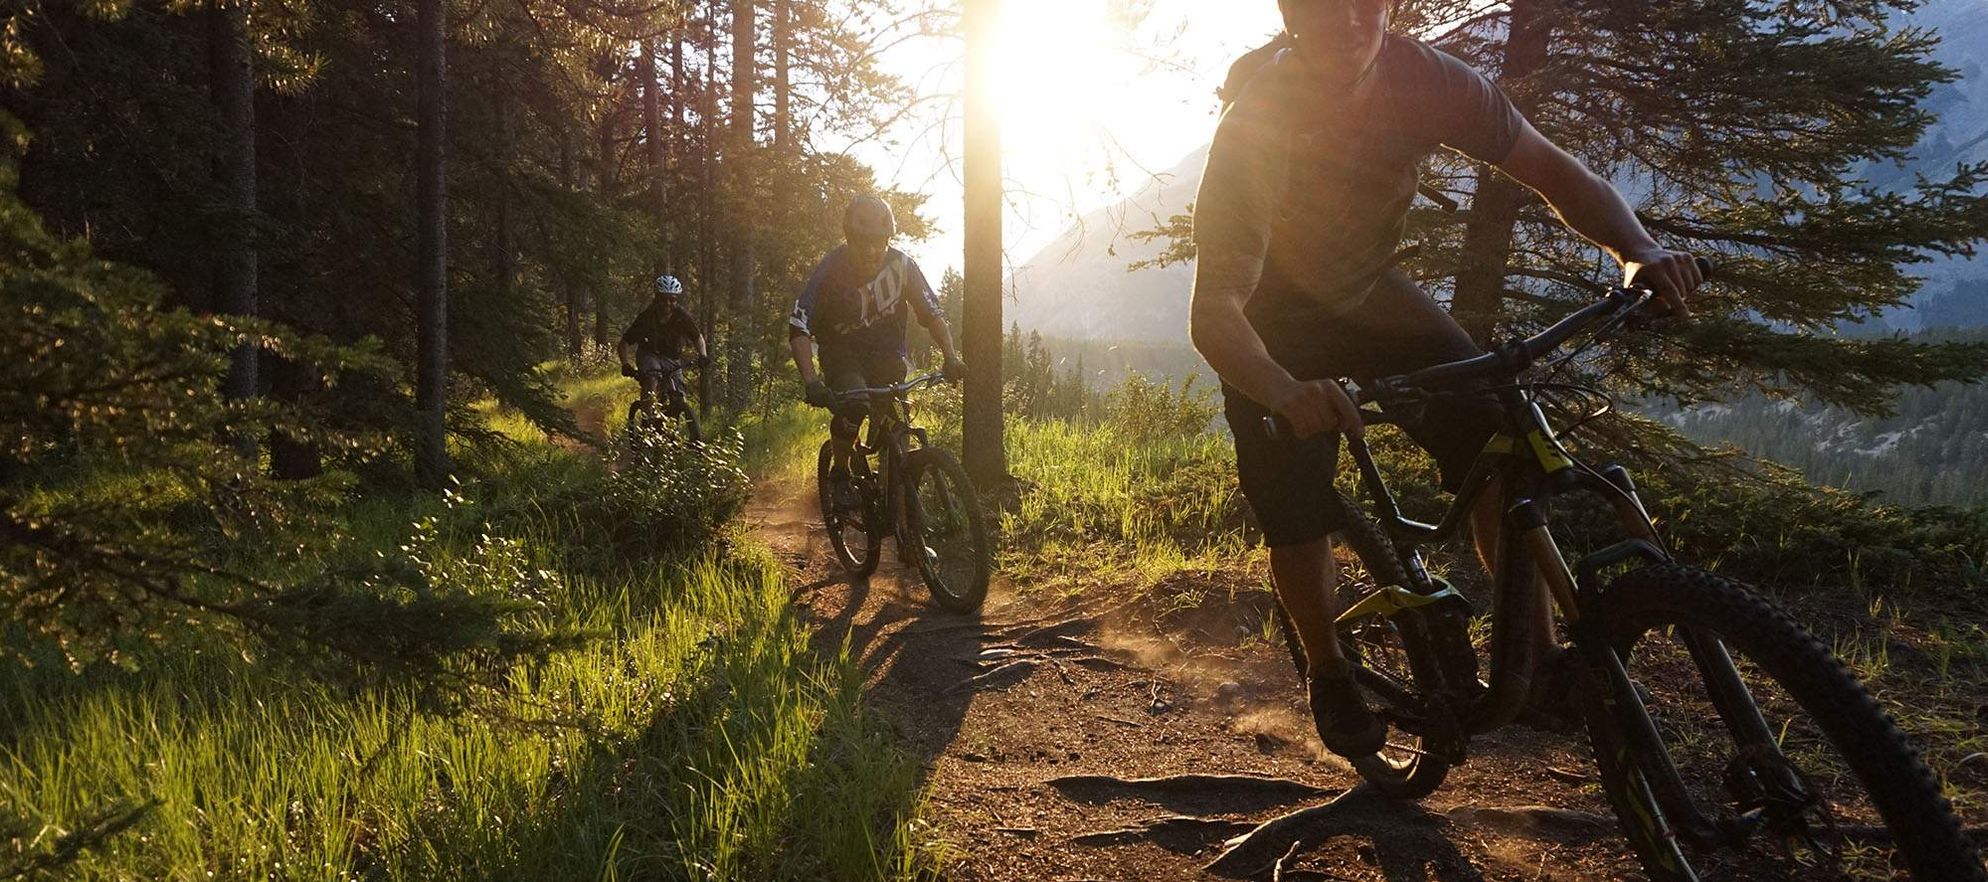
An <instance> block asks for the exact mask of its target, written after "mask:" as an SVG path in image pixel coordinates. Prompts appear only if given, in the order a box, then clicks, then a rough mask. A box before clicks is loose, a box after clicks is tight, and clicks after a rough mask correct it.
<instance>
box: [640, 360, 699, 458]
mask: <svg viewBox="0 0 1988 882" xmlns="http://www.w3.org/2000/svg"><path fill="white" fill-rule="evenodd" d="M696 366H697V361H696V360H695V359H682V360H676V359H668V358H665V359H660V364H659V366H657V367H654V368H644V369H641V370H636V371H633V372H630V373H629V374H628V375H629V376H631V377H634V378H635V379H636V380H637V381H650V380H653V381H654V383H655V389H656V394H655V395H649V394H647V392H646V390H647V389H649V388H650V384H649V383H648V382H643V385H642V388H643V389H644V390H645V391H644V394H642V395H641V396H640V397H637V398H636V399H635V400H634V401H631V402H629V403H628V422H627V426H626V428H625V431H626V432H627V439H628V441H629V442H630V446H631V447H632V446H633V442H635V441H636V440H637V439H639V438H641V437H642V435H643V434H645V433H647V432H650V431H653V430H654V429H656V428H658V427H661V426H663V425H666V424H668V423H669V422H673V421H680V422H681V423H682V424H683V433H684V437H686V438H689V439H690V440H692V441H698V440H702V439H703V437H704V432H703V429H702V427H700V426H699V425H698V424H697V409H696V408H694V407H691V406H690V386H689V384H687V383H685V382H684V380H683V372H684V371H685V370H688V369H690V368H693V367H696Z"/></svg>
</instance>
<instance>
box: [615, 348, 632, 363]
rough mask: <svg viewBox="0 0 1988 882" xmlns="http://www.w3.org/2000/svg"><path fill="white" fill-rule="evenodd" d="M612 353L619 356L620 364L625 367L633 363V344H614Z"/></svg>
mask: <svg viewBox="0 0 1988 882" xmlns="http://www.w3.org/2000/svg"><path fill="white" fill-rule="evenodd" d="M614 352H615V354H616V355H619V356H621V363H622V364H625V365H627V364H634V363H635V344H633V343H616V344H615V346H614Z"/></svg>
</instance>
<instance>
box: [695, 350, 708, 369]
mask: <svg viewBox="0 0 1988 882" xmlns="http://www.w3.org/2000/svg"><path fill="white" fill-rule="evenodd" d="M697 366H698V367H701V368H707V367H710V366H711V356H710V355H709V354H705V353H699V354H698V356H697Z"/></svg>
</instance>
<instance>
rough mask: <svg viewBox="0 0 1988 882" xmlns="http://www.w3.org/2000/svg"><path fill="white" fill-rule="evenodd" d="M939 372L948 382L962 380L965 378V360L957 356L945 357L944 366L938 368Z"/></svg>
mask: <svg viewBox="0 0 1988 882" xmlns="http://www.w3.org/2000/svg"><path fill="white" fill-rule="evenodd" d="M939 373H940V374H942V375H944V376H945V378H946V380H947V381H949V382H953V383H958V382H963V381H964V380H966V362H963V361H960V360H959V359H957V358H951V359H947V360H946V364H945V366H944V367H941V368H939Z"/></svg>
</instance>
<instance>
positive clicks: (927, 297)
mask: <svg viewBox="0 0 1988 882" xmlns="http://www.w3.org/2000/svg"><path fill="white" fill-rule="evenodd" d="M842 233H843V236H844V238H845V240H846V241H845V244H843V245H841V246H839V247H837V248H836V249H835V250H833V251H830V252H829V253H828V254H827V256H825V257H823V258H822V259H821V262H820V263H818V264H816V265H815V269H814V273H813V274H812V275H811V276H810V277H809V278H808V283H807V287H806V288H804V289H803V290H802V291H801V296H800V299H799V300H797V301H795V303H794V312H793V314H792V315H791V316H790V317H789V318H788V330H787V338H788V345H789V346H790V347H791V348H792V350H793V354H794V366H795V367H797V368H799V369H800V373H801V384H802V387H803V388H804V389H805V394H806V399H807V402H808V403H809V404H812V405H814V406H816V407H823V408H831V409H832V408H834V406H835V403H836V397H835V396H836V393H837V392H842V391H847V390H850V389H863V388H874V387H878V386H888V385H891V384H894V383H898V382H902V381H903V380H904V378H905V375H906V374H907V373H908V371H909V367H908V365H907V364H906V363H905V356H906V354H907V352H908V350H907V348H906V346H905V337H906V334H907V332H908V330H909V319H910V317H911V316H912V315H913V314H916V315H917V316H918V322H919V324H922V325H924V326H925V330H926V331H927V332H929V333H930V334H931V335H932V340H933V342H935V343H937V344H938V346H939V352H940V354H941V355H942V356H943V357H944V358H945V366H944V367H943V368H942V369H941V370H942V371H943V372H944V373H945V375H946V378H947V379H949V380H953V381H955V382H957V381H959V380H960V379H963V378H964V377H965V375H966V365H965V364H964V363H963V362H961V361H960V359H959V355H958V354H957V352H956V351H955V349H954V347H953V335H952V330H951V328H949V327H947V325H946V316H945V313H944V312H943V311H941V310H940V308H939V300H938V297H937V295H936V294H935V293H934V292H933V291H932V286H931V284H930V283H929V282H927V281H926V280H925V274H924V273H923V272H921V271H919V269H918V264H917V263H916V262H914V261H912V259H911V258H910V257H909V256H908V255H906V254H905V253H904V252H902V251H899V250H897V249H895V248H892V247H890V240H891V237H892V236H895V235H897V218H896V216H895V215H894V214H892V213H891V208H890V204H889V203H887V202H885V201H883V200H882V199H880V198H878V197H875V196H859V197H857V198H856V199H855V200H853V201H851V202H850V203H849V206H848V208H847V209H845V210H844V211H843V214H842ZM817 349H819V350H820V359H821V369H820V370H819V371H817V370H816V369H815V359H816V350H817ZM861 420H862V414H861V413H855V414H850V413H836V414H834V416H833V417H832V418H831V420H830V422H829V436H830V438H831V439H833V442H834V443H833V444H832V445H831V447H832V450H833V453H832V454H831V461H830V463H831V464H830V469H829V480H830V482H831V483H832V485H833V486H834V493H835V497H836V498H835V500H834V502H835V504H836V505H837V506H838V507H841V508H844V509H853V508H855V507H857V505H859V503H858V502H857V501H856V494H855V490H854V488H853V487H852V486H851V485H850V481H849V455H850V452H851V451H852V449H853V448H854V445H855V442H856V431H857V427H858V425H859V423H860V422H861Z"/></svg>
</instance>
